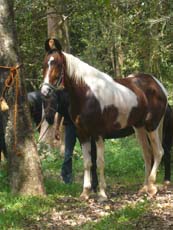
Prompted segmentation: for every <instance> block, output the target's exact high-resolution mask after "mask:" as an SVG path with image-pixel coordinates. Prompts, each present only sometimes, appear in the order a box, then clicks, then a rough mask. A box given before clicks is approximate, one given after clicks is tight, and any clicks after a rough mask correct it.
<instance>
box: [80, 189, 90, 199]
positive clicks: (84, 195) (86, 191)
mask: <svg viewBox="0 0 173 230" xmlns="http://www.w3.org/2000/svg"><path fill="white" fill-rule="evenodd" d="M89 191H90V189H84V190H83V192H82V193H81V195H80V199H81V200H88V199H89Z"/></svg>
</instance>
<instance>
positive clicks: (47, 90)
mask: <svg viewBox="0 0 173 230" xmlns="http://www.w3.org/2000/svg"><path fill="white" fill-rule="evenodd" d="M53 60H54V57H53V56H51V57H50V58H49V60H48V62H47V64H48V70H47V73H46V76H45V78H44V81H43V82H44V83H47V84H49V75H50V71H51V62H52V61H53ZM44 83H43V86H42V87H41V93H42V94H43V95H45V96H46V95H47V94H48V92H49V86H48V85H44Z"/></svg>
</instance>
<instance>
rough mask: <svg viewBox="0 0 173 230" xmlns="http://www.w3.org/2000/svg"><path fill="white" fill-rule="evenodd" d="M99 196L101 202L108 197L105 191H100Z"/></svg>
mask: <svg viewBox="0 0 173 230" xmlns="http://www.w3.org/2000/svg"><path fill="white" fill-rule="evenodd" d="M98 196H99V202H104V201H107V199H108V197H107V195H106V193H105V191H100V192H99V194H98Z"/></svg>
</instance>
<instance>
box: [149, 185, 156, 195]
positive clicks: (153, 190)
mask: <svg viewBox="0 0 173 230" xmlns="http://www.w3.org/2000/svg"><path fill="white" fill-rule="evenodd" d="M147 194H148V195H149V196H150V197H151V198H152V197H154V196H155V195H156V194H157V187H156V186H155V185H150V186H148V190H147Z"/></svg>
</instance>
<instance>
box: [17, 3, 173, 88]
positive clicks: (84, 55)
mask: <svg viewBox="0 0 173 230" xmlns="http://www.w3.org/2000/svg"><path fill="white" fill-rule="evenodd" d="M60 5H61V6H62V7H61V8H60V7H59V6H60ZM48 7H52V8H53V9H54V10H55V12H56V13H57V14H59V15H63V18H64V20H66V21H67V22H68V31H69V40H70V52H71V53H73V54H74V55H77V56H79V57H80V58H81V59H83V60H84V61H86V62H88V63H89V64H91V65H93V66H95V67H96V68H98V69H100V70H102V71H104V72H107V73H109V74H110V75H111V76H112V77H119V76H120V77H124V76H126V75H127V74H129V73H132V72H135V71H138V72H148V73H151V74H153V75H155V76H157V77H158V78H159V79H161V80H163V81H164V82H165V84H167V86H168V88H169V87H170V83H171V81H172V80H171V79H172V77H173V76H172V75H173V61H172V60H173V52H172V51H173V43H172V37H173V20H172V19H173V13H172V12H173V4H172V0H168V1H163V0H159V1H158V0H146V1H142V0H129V1H127V0H115V1H111V0H97V1H94V0H88V1H77V0H70V1H69V0H63V1H60V0H48V1H40V0H38V1H31V0H15V23H16V26H17V34H18V42H19V46H20V54H21V56H22V61H23V63H24V66H25V69H26V70H27V71H26V72H27V76H26V79H27V83H28V84H27V87H28V90H30V89H33V88H37V87H38V86H39V83H40V82H41V75H42V71H41V68H42V60H43V56H44V41H45V40H46V38H47V8H48Z"/></svg>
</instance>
